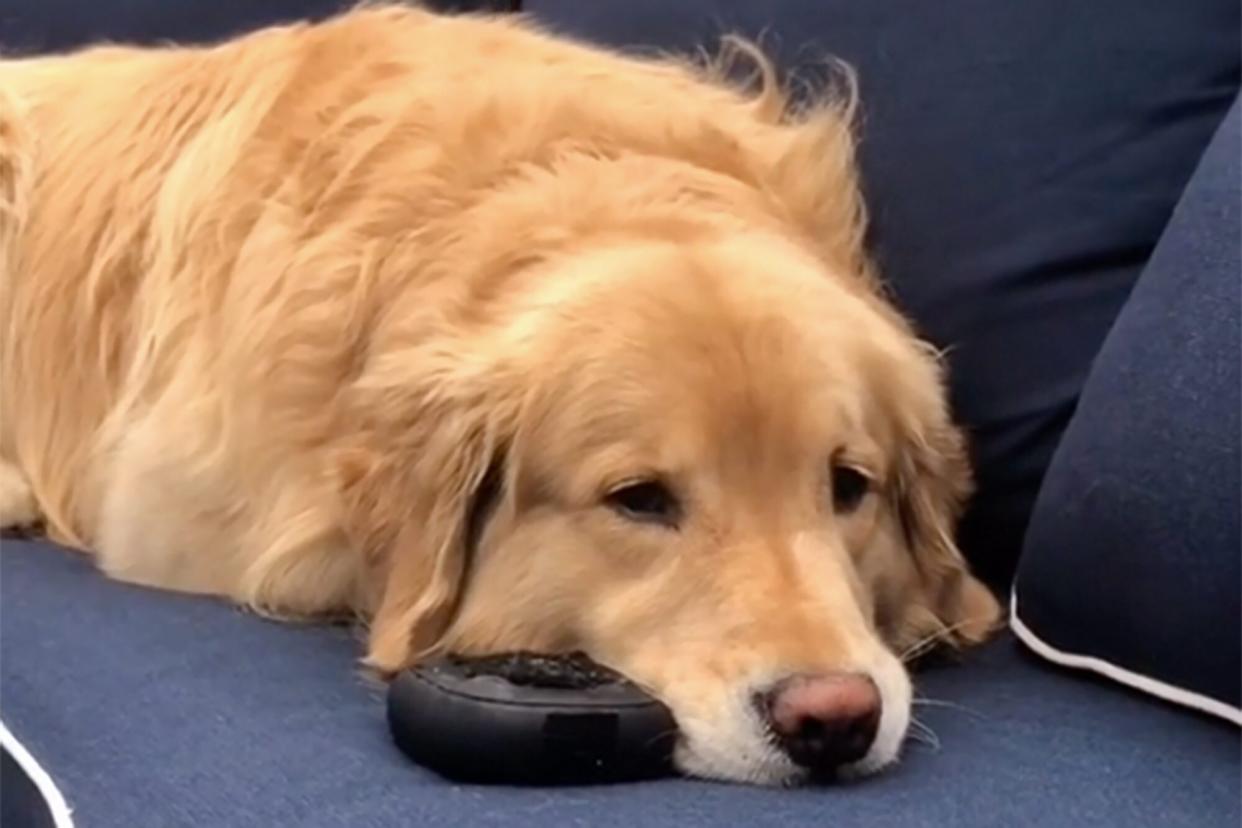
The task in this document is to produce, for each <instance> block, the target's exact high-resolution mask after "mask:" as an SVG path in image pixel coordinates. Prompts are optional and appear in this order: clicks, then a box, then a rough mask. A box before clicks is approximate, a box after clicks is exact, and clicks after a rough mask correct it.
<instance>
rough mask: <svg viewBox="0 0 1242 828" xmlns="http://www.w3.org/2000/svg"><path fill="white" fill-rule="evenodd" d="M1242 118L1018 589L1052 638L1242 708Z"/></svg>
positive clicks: (1076, 452) (1146, 290)
mask: <svg viewBox="0 0 1242 828" xmlns="http://www.w3.org/2000/svg"><path fill="white" fill-rule="evenodd" d="M1240 120H1242V113H1240V111H1239V104H1237V103H1235V104H1234V107H1233V109H1232V110H1231V111H1230V113H1229V116H1228V117H1227V119H1226V120H1225V122H1224V124H1223V125H1222V126H1221V128H1220V130H1219V131H1218V133H1217V135H1216V138H1215V139H1214V140H1213V142H1212V145H1211V147H1210V148H1209V149H1208V151H1207V153H1206V154H1205V156H1204V158H1203V161H1202V162H1201V164H1200V165H1199V168H1198V170H1197V172H1196V173H1195V176H1194V178H1193V179H1192V181H1191V183H1190V186H1189V187H1188V188H1187V191H1186V195H1185V197H1184V198H1183V199H1182V202H1181V204H1180V205H1179V206H1178V208H1177V211H1176V213H1175V214H1174V216H1173V220H1172V221H1171V223H1170V224H1169V228H1168V230H1167V231H1166V232H1165V234H1164V237H1163V238H1162V239H1161V241H1160V245H1159V246H1158V247H1157V248H1156V251H1155V254H1154V255H1153V256H1152V259H1151V263H1150V264H1149V265H1148V267H1147V269H1146V271H1145V272H1144V273H1143V276H1142V278H1141V280H1140V281H1139V283H1138V285H1137V287H1136V288H1135V290H1134V294H1133V296H1131V298H1130V301H1129V303H1128V304H1127V305H1126V307H1125V309H1124V310H1123V311H1122V313H1121V316H1120V317H1119V318H1118V320H1117V324H1116V326H1115V327H1114V328H1113V330H1112V332H1111V333H1110V334H1109V337H1108V340H1107V341H1106V342H1105V344H1104V348H1103V350H1102V351H1101V352H1100V355H1099V358H1098V359H1097V360H1096V363H1095V366H1094V368H1093V370H1092V374H1091V377H1090V379H1089V380H1088V382H1087V385H1086V388H1085V389H1084V391H1083V395H1082V400H1081V403H1080V404H1079V407H1078V411H1077V413H1076V414H1075V415H1074V419H1073V420H1072V421H1071V423H1070V426H1069V428H1068V429H1067V431H1066V433H1065V438H1064V440H1063V441H1062V442H1061V445H1060V448H1059V449H1058V450H1057V453H1056V456H1055V459H1054V460H1053V463H1052V466H1051V468H1050V469H1049V472H1048V476H1047V479H1046V480H1045V482H1044V488H1043V491H1042V493H1041V494H1040V497H1039V501H1038V504H1037V506H1036V509H1035V513H1034V516H1033V518H1032V521H1031V529H1030V534H1029V535H1028V537H1027V544H1026V552H1025V554H1024V556H1023V559H1022V566H1021V569H1020V573H1019V578H1018V582H1017V586H1016V590H1015V593H1016V596H1017V599H1016V600H1017V607H1018V612H1017V614H1018V617H1019V618H1020V619H1021V623H1022V624H1024V625H1025V627H1026V628H1028V629H1029V630H1030V631H1031V633H1033V634H1034V635H1035V636H1038V637H1039V639H1040V640H1042V641H1043V642H1045V643H1046V644H1048V645H1049V646H1051V647H1054V648H1056V649H1057V650H1059V651H1062V652H1065V653H1071V654H1077V655H1088V656H1092V657H1095V658H1098V659H1102V660H1103V661H1105V662H1107V663H1109V664H1112V665H1115V666H1118V667H1121V668H1124V669H1127V670H1129V671H1132V672H1134V673H1136V674H1138V675H1140V676H1145V677H1147V678H1149V679H1155V680H1157V681H1161V682H1164V683H1166V684H1168V685H1171V686H1173V687H1175V688H1181V689H1182V690H1184V691H1187V692H1190V693H1194V694H1200V695H1202V696H1205V697H1207V698H1209V699H1214V700H1216V701H1218V702H1221V703H1223V704H1225V705H1228V706H1230V707H1231V709H1232V711H1233V717H1234V719H1235V720H1237V721H1239V722H1240V723H1242V626H1240V625H1239V623H1238V619H1239V618H1242V504H1240V503H1239V500H1238V498H1239V492H1242V447H1240V445H1239V444H1240V443H1242V413H1240V412H1242V341H1240V334H1239V331H1240V330H1242V307H1240V306H1242V250H1240V247H1242V154H1240V153H1242V127H1240V126H1239V122H1240ZM1188 702H1189V703H1194V699H1189V700H1188ZM1224 713H1225V714H1226V715H1227V713H1228V711H1224Z"/></svg>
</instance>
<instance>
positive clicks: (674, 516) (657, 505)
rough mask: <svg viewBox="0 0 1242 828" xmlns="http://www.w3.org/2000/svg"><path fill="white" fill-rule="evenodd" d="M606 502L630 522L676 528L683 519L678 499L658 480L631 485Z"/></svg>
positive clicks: (615, 492)
mask: <svg viewBox="0 0 1242 828" xmlns="http://www.w3.org/2000/svg"><path fill="white" fill-rule="evenodd" d="M604 502H605V503H606V504H607V505H608V507H609V508H610V509H612V510H613V511H614V512H616V513H617V514H619V515H621V516H622V517H624V518H628V519H629V520H636V521H641V522H644V523H659V524H662V525H664V526H676V525H677V521H678V519H679V518H680V517H681V505H680V504H679V503H678V502H677V498H676V497H674V496H673V493H672V492H670V491H669V490H668V487H667V486H665V485H664V484H663V483H661V482H660V481H658V480H643V481H641V482H638V483H629V484H627V485H625V486H622V487H621V488H619V489H617V490H615V491H613V492H611V493H609V495H608V496H607V497H606V498H604Z"/></svg>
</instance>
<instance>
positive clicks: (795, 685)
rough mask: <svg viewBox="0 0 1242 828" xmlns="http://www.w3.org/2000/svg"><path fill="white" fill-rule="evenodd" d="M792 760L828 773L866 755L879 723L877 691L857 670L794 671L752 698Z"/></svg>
mask: <svg viewBox="0 0 1242 828" xmlns="http://www.w3.org/2000/svg"><path fill="white" fill-rule="evenodd" d="M755 703H756V706H757V707H758V708H759V711H760V714H761V715H762V716H763V718H764V720H765V721H766V722H767V724H768V727H770V728H771V729H772V733H774V734H775V735H776V738H777V742H778V744H780V746H781V748H782V749H783V750H784V751H785V753H787V754H788V755H789V758H790V759H792V760H793V761H794V762H795V763H796V764H798V765H801V766H802V767H804V768H808V769H810V770H813V771H819V772H824V771H831V770H834V769H836V768H839V767H840V766H842V765H846V764H849V763H850V762H856V761H858V760H859V759H861V758H863V757H864V756H866V755H867V751H868V750H869V749H870V748H871V743H872V742H874V741H875V735H876V731H877V730H878V729H879V726H880V711H881V703H880V691H879V688H877V687H876V686H875V682H874V681H872V680H871V678H870V677H868V676H864V675H861V674H858V673H833V674H827V675H795V676H790V677H788V678H786V679H783V680H781V681H779V682H777V683H776V684H775V685H773V686H772V687H771V688H770V689H768V690H767V692H764V693H760V694H759V695H758V696H757V697H756V699H755Z"/></svg>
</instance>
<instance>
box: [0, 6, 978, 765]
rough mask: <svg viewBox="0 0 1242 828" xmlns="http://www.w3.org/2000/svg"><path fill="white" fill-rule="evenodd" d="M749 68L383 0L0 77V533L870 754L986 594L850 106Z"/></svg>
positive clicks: (781, 754)
mask: <svg viewBox="0 0 1242 828" xmlns="http://www.w3.org/2000/svg"><path fill="white" fill-rule="evenodd" d="M726 51H728V50H726ZM732 51H733V54H735V55H737V54H742V55H744V56H747V58H748V60H750V61H751V63H752V64H753V66H754V67H755V71H754V73H753V74H754V78H752V79H751V82H750V83H738V82H734V81H732V80H730V78H732V77H734V75H735V74H736V73H735V72H734V73H730V72H729V71H728V70H727V69H725V68H722V67H721V63H720V62H719V61H715V62H706V63H703V62H699V63H695V62H693V61H689V60H677V59H672V58H659V59H656V58H651V59H645V58H643V59H640V58H634V57H627V56H623V55H620V54H614V53H611V52H608V51H606V50H603V49H599V48H595V47H592V46H587V45H582V44H578V43H574V42H572V41H569V40H567V39H563V38H559V37H555V36H552V35H549V34H545V33H543V32H541V31H539V30H537V29H536V28H535V27H534V26H532V25H531V24H529V23H528V22H526V21H523V20H521V19H519V18H503V19H502V18H493V17H486V16H462V17H445V16H440V15H436V14H432V13H430V12H427V11H423V10H419V9H416V8H409V7H401V6H380V7H375V6H370V7H364V8H359V9H355V10H353V11H350V12H348V13H345V14H342V15H340V16H338V17H336V18H333V19H330V20H328V21H326V22H322V23H317V24H304V25H291V26H286V27H278V28H272V29H268V30H265V31H261V32H257V33H253V34H250V35H247V36H244V37H240V38H237V39H234V40H232V41H229V42H225V43H223V44H220V45H215V46H212V47H203V48H183V47H176V46H168V47H162V48H127V47H122V46H100V47H96V48H91V49H87V50H84V51H81V52H77V53H74V54H68V55H59V56H47V57H32V58H25V59H15V58H14V59H8V60H4V61H2V62H0V94H2V97H0V290H2V291H3V292H2V294H0V325H2V328H0V335H2V336H3V352H2V358H0V369H2V371H3V374H2V378H0V517H2V518H3V521H2V522H3V523H4V524H6V525H9V526H12V525H15V524H21V523H26V522H30V521H33V520H36V519H37V520H39V521H41V522H42V524H43V525H44V527H45V529H46V531H47V533H48V534H49V535H50V537H52V538H53V539H55V540H57V541H60V542H62V543H65V544H68V545H72V546H75V547H79V548H82V549H85V550H90V552H91V554H93V555H94V556H95V558H96V560H97V561H98V564H99V566H100V567H101V569H102V570H103V571H104V572H105V573H107V574H108V575H109V576H112V577H114V578H118V579H122V580H125V581H131V582H135V583H139V584H147V585H152V586H156V587H162V588H166V589H173V590H182V591H186V592H194V593H207V594H212V595H219V596H224V597H227V598H229V599H232V600H233V601H236V602H240V603H241V604H243V605H245V606H248V607H251V608H254V609H255V610H257V611H259V612H262V613H265V614H269V615H273V616H276V617H280V618H304V617H318V616H326V615H340V614H348V615H356V616H358V617H360V618H363V619H365V620H366V621H367V622H368V623H369V643H368V653H367V663H368V664H369V665H371V666H372V667H374V668H375V669H376V670H377V671H379V672H380V673H381V674H391V673H393V672H394V671H399V670H401V669H402V668H405V667H408V666H410V665H411V664H413V663H415V662H417V661H419V660H420V659H425V658H428V657H430V656H433V655H435V654H437V653H443V652H448V651H452V652H460V653H482V652H493V651H504V650H516V649H530V650H539V651H549V652H555V651H564V650H570V649H582V650H585V651H586V652H587V653H589V654H590V655H592V656H593V657H594V658H596V659H597V660H599V661H600V662H602V663H604V664H607V665H609V666H611V667H613V668H615V669H618V670H620V671H621V672H623V673H625V674H627V675H628V676H630V677H631V678H633V679H634V680H635V681H637V682H638V683H640V684H641V685H642V686H644V687H646V688H649V689H650V691H651V692H652V693H654V694H655V695H656V696H657V697H658V698H660V699H662V700H663V701H664V702H665V703H667V704H668V705H669V707H670V708H671V709H672V711H673V713H674V715H675V717H676V720H677V722H678V724H679V729H680V737H679V741H678V746H677V748H676V762H677V764H678V766H679V767H680V768H681V769H682V770H683V771H684V772H686V773H689V774H694V775H699V776H703V777H712V778H718V779H726V780H739V781H750V782H756V783H764V784H795V783H798V782H800V781H803V780H807V779H814V778H818V777H819V776H820V775H821V773H823V772H826V771H831V772H836V773H839V774H841V775H858V774H865V773H869V772H872V771H875V770H877V769H879V768H882V767H884V766H885V765H887V764H889V763H891V762H893V761H894V759H895V758H896V757H897V756H898V754H899V751H900V747H901V744H902V741H903V738H904V736H905V734H906V731H907V728H908V725H909V723H910V713H911V700H912V692H911V681H910V678H909V676H908V673H907V671H906V669H905V666H904V664H903V655H904V654H906V653H907V652H908V651H909V650H910V649H911V648H918V647H921V646H922V645H923V644H924V643H926V642H929V641H932V640H937V639H943V640H945V641H948V642H950V643H956V644H965V643H969V642H974V641H977V640H979V639H981V638H982V637H984V636H985V634H986V633H987V632H988V630H989V629H990V628H991V627H993V626H994V624H995V622H996V620H997V616H998V607H997V604H996V602H995V601H994V599H993V598H992V596H991V595H990V594H989V593H988V591H987V590H986V589H985V588H984V587H983V586H982V585H981V584H980V583H979V582H977V581H976V580H975V579H973V578H972V577H971V576H970V575H969V574H968V573H967V571H966V568H965V565H964V564H963V560H962V558H961V556H960V554H959V552H958V550H957V549H956V548H955V547H954V541H953V535H954V524H955V520H956V517H957V515H958V513H959V510H960V507H961V504H962V501H963V498H964V497H965V496H966V495H967V493H968V489H969V488H970V475H969V470H968V466H967V462H966V459H965V453H964V450H963V440H962V436H961V434H960V432H959V431H958V430H957V428H955V426H954V425H953V424H952V422H951V419H950V415H949V411H948V406H947V404H946V397H945V393H944V390H943V385H942V383H943V378H942V371H941V367H940V365H939V364H938V360H937V357H936V354H935V352H934V351H933V350H932V349H931V348H930V347H929V346H927V345H926V344H923V343H921V342H920V341H919V340H918V339H917V338H916V337H915V335H914V334H913V332H912V330H911V328H910V326H909V325H907V323H906V322H905V321H903V319H902V318H901V316H900V315H899V314H898V313H897V312H895V311H894V310H893V309H892V307H890V305H889V304H888V303H887V301H886V299H885V298H884V295H883V291H882V289H881V287H880V284H879V282H878V281H877V279H876V277H875V276H874V275H873V273H872V269H871V267H870V265H869V264H868V260H867V257H866V255H865V253H864V250H863V244H862V237H863V223H864V222H863V208H862V206H861V204H860V196H859V190H858V186H857V182H856V173H855V168H854V161H853V152H852V131H853V128H852V124H851V121H852V120H853V115H852V113H853V96H852V93H850V91H849V90H848V89H846V90H845V91H844V92H843V93H841V94H825V95H822V96H821V97H822V98H823V100H821V101H820V102H818V103H812V104H807V105H794V104H793V103H792V102H791V98H790V96H789V95H788V94H787V93H786V92H785V91H784V90H783V87H782V85H781V84H780V83H779V82H778V81H777V80H776V78H775V72H774V70H773V69H772V67H771V65H770V63H769V62H768V61H767V60H765V59H764V58H763V57H762V56H761V55H760V54H758V52H757V51H755V50H754V49H753V48H752V47H750V46H747V45H745V44H737V45H735V46H734V48H733V50H732ZM700 63H702V64H703V65H700ZM736 66H737V64H736V62H735V64H734V67H735V68H736ZM844 85H845V86H849V85H850V84H848V83H847V84H844ZM83 634H84V635H89V631H85V630H84V631H83Z"/></svg>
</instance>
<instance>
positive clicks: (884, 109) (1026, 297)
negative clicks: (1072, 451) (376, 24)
mask: <svg viewBox="0 0 1242 828" xmlns="http://www.w3.org/2000/svg"><path fill="white" fill-rule="evenodd" d="M524 7H525V8H526V9H528V10H530V11H531V12H532V13H533V14H534V15H535V16H536V17H537V18H539V19H540V20H542V21H544V23H545V24H546V25H548V26H550V27H552V28H554V29H556V30H558V31H563V32H567V33H571V34H575V35H579V36H582V37H584V38H588V39H590V40H592V41H597V42H601V43H606V44H613V45H619V46H626V47H630V46H632V47H635V48H636V49H638V50H650V49H651V48H653V47H659V48H666V49H667V48H676V49H681V48H685V47H688V46H695V45H700V44H702V45H707V46H709V47H710V46H712V45H713V43H714V41H715V39H716V37H717V35H718V34H719V33H720V32H721V31H726V30H735V31H740V32H743V33H747V34H751V35H762V39H763V40H764V41H765V42H766V43H767V44H768V45H769V46H770V47H771V48H772V50H773V51H775V52H776V53H777V54H778V55H780V56H781V57H782V62H783V63H784V64H785V65H786V66H787V67H789V68H790V69H791V70H793V71H800V72H801V73H803V74H805V75H812V76H813V74H814V64H815V63H816V61H818V60H819V59H820V58H821V57H822V56H823V55H824V54H833V55H837V56H839V57H842V58H844V59H846V60H848V61H850V62H851V63H852V64H854V66H855V67H856V68H857V70H858V74H859V81H860V85H861V91H862V98H863V109H864V120H863V124H862V135H863V143H862V147H861V154H862V156H861V161H862V166H863V172H864V177H865V184H866V187H867V194H868V201H869V204H870V207H871V212H872V215H873V217H874V247H875V250H876V253H877V255H878V256H879V259H880V261H881V263H882V265H883V267H884V272H885V274H886V275H887V277H888V278H889V280H890V281H891V283H892V284H893V286H894V289H895V291H896V294H897V298H898V300H899V302H900V303H901V304H902V306H903V307H904V308H905V309H906V310H907V312H908V313H910V314H911V315H912V316H913V318H914V319H915V321H916V322H917V323H918V325H919V327H920V329H921V330H922V331H923V332H924V333H925V335H927V336H928V337H929V338H930V339H931V340H932V341H934V342H935V343H937V344H938V345H941V346H944V347H947V348H949V349H950V352H949V359H950V363H951V367H952V390H953V398H954V402H955V404H956V408H957V411H958V412H959V414H960V416H961V418H962V419H963V420H964V421H965V423H966V424H967V425H968V426H969V428H970V431H971V433H972V436H973V439H974V445H975V454H976V460H977V465H978V476H979V483H980V492H979V495H978V497H977V498H976V499H975V501H974V504H973V505H972V507H971V510H970V511H969V513H968V514H967V516H966V518H965V520H964V523H963V526H962V531H961V534H962V542H963V546H964V548H965V550H966V552H967V553H968V554H969V556H970V557H971V558H972V559H973V560H974V562H975V564H976V566H977V567H978V568H979V569H980V570H981V571H982V573H983V574H984V575H985V576H987V577H988V579H989V580H991V581H992V582H993V583H996V584H998V585H1004V584H1006V583H1007V581H1008V578H1009V576H1010V574H1011V573H1012V571H1013V567H1014V565H1015V562H1016V559H1017V555H1018V552H1019V549H1020V545H1021V540H1022V534H1023V530H1024V528H1025V525H1026V521H1027V518H1028V515H1029V512H1030V508H1031V505H1032V503H1033V502H1034V499H1035V496H1036V493H1037V491H1038V488H1039V484H1040V480H1041V478H1042V476H1043V472H1044V470H1045V468H1046V466H1047V463H1048V460H1049V458H1050V457H1051V455H1052V451H1053V449H1054V448H1055V446H1056V443H1057V440H1058V438H1059V436H1060V434H1061V431H1062V429H1063V428H1064V426H1065V424H1066V422H1067V421H1068V419H1069V417H1070V415H1071V413H1072V411H1073V408H1074V403H1075V400H1076V398H1077V395H1078V392H1079V390H1080V389H1081V387H1082V383H1083V381H1084V379H1085V377H1086V375H1087V371H1088V368H1089V365H1090V363H1091V359H1092V358H1093V357H1094V356H1095V353H1096V351H1097V350H1098V348H1099V345H1100V343H1101V342H1102V341H1103V338H1104V336H1105V334H1106V333H1107V331H1108V329H1109V326H1110V325H1111V324H1112V322H1113V319H1114V318H1115V316H1116V314H1117V311H1118V309H1119V308H1120V307H1121V305H1122V303H1124V302H1125V299H1126V297H1127V296H1128V295H1129V292H1130V289H1131V287H1132V285H1133V284H1134V281H1135V279H1136V278H1137V276H1138V274H1139V272H1140V270H1141V269H1142V267H1143V264H1144V263H1145V262H1146V260H1147V257H1148V254H1149V253H1150V251H1151V249H1152V247H1153V245H1154V244H1155V242H1156V240H1157V239H1158V238H1159V236H1160V232H1161V231H1162V229H1163V228H1164V225H1165V222H1166V221H1167V219H1168V216H1169V214H1170V212H1171V211H1172V209H1173V206H1174V204H1176V202H1177V199H1178V197H1179V196H1180V194H1181V192H1182V189H1183V187H1184V186H1185V183H1186V180H1187V179H1188V178H1189V176H1190V173H1191V171H1192V170H1193V169H1194V166H1195V163H1196V162H1197V161H1198V159H1199V156H1200V155H1201V154H1202V152H1203V149H1204V147H1205V146H1206V145H1207V142H1208V140H1209V138H1210V137H1211V135H1212V132H1213V130H1214V129H1215V128H1216V125H1217V124H1218V123H1219V122H1220V120H1221V118H1222V117H1223V116H1224V113H1225V110H1226V109H1228V107H1229V103H1230V101H1231V100H1232V99H1233V96H1234V94H1235V93H1236V90H1237V88H1238V80H1239V65H1240V62H1242V58H1240V52H1242V47H1240V45H1239V40H1238V31H1239V26H1240V25H1242V22H1240V18H1242V11H1240V6H1239V3H1238V2H1237V0H1187V1H1186V2H1169V0H1090V2H1072V0H1024V1H1023V2H997V0H957V2H952V3H934V2H927V0H885V2H874V1H873V0H872V1H870V2H868V1H866V0H767V2H762V3H756V2H746V0H681V2H676V3H672V2H668V0H591V2H582V1H581V0H527V2H526V3H525V4H524Z"/></svg>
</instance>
